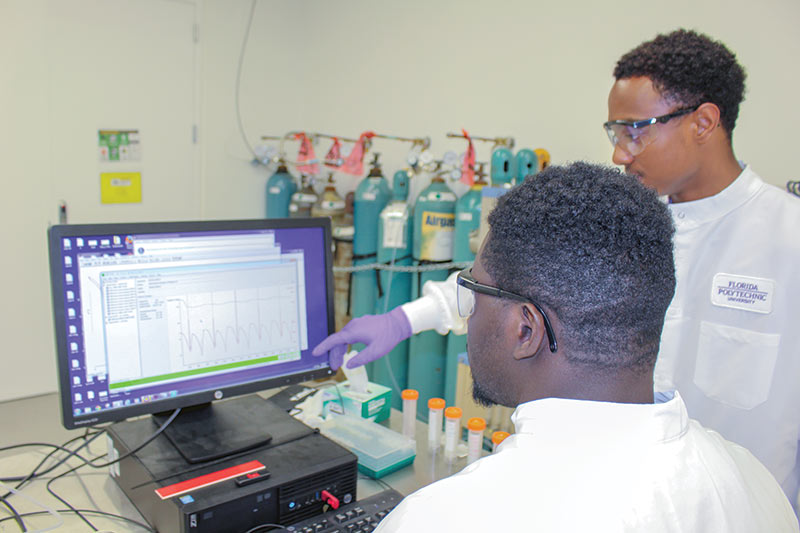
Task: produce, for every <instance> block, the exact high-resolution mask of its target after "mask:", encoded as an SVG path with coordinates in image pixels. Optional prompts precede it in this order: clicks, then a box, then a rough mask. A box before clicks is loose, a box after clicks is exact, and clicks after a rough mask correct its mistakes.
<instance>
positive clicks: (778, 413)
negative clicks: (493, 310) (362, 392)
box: [318, 30, 800, 509]
mask: <svg viewBox="0 0 800 533" xmlns="http://www.w3.org/2000/svg"><path fill="white" fill-rule="evenodd" d="M614 77H615V79H616V81H615V83H614V85H613V87H612V89H611V92H610V95H609V98H608V119H609V120H608V122H606V123H605V124H604V126H605V128H606V131H607V132H608V134H609V139H610V140H611V142H612V144H613V146H614V153H613V160H614V162H615V163H616V164H619V165H624V167H625V169H626V171H628V172H630V173H632V174H634V175H636V176H637V177H638V178H639V179H640V181H641V182H642V183H644V184H645V185H646V186H648V187H651V188H653V189H655V190H656V191H657V192H658V194H660V195H662V196H664V197H665V198H667V199H668V200H669V209H670V211H671V212H672V215H673V219H674V221H675V225H676V236H675V262H676V272H677V283H678V284H677V289H676V292H675V298H674V300H673V301H672V304H671V305H670V307H669V309H668V310H667V314H666V321H665V325H664V332H663V335H662V341H661V348H660V352H659V357H658V363H657V365H656V369H655V390H656V391H664V390H670V389H673V388H674V389H677V390H678V391H679V392H680V394H681V396H682V397H683V398H684V400H685V401H686V405H687V406H688V410H689V413H690V415H691V416H692V417H693V418H696V419H697V420H699V421H700V422H701V423H702V424H704V425H705V426H707V427H710V428H712V429H714V430H716V431H719V432H720V433H721V434H722V435H723V436H724V437H725V438H727V439H730V440H732V441H734V442H736V443H738V444H741V445H743V446H745V447H746V448H748V449H750V450H751V451H752V452H753V453H754V454H755V456H756V457H758V458H759V459H760V460H761V461H762V462H763V463H764V464H765V465H766V466H767V468H769V470H770V471H771V472H772V473H773V475H774V476H775V477H776V479H777V480H778V482H779V483H780V484H781V486H782V487H783V489H784V491H785V492H786V494H787V496H788V497H789V500H790V501H791V503H792V504H793V505H794V506H795V508H796V509H797V506H798V487H799V486H800V460H798V456H799V455H800V454H799V453H798V440H800V386H798V382H799V381H800V324H799V323H798V318H800V313H798V312H797V311H796V309H798V307H797V302H800V284H798V283H797V279H799V278H800V238H798V237H797V233H796V231H797V228H800V201H798V200H797V199H796V198H794V197H792V196H790V195H788V194H787V193H785V192H784V191H782V190H780V189H778V188H776V187H773V186H771V185H768V184H766V183H764V182H763V181H762V180H761V178H759V177H758V176H757V175H756V174H755V172H754V171H753V170H752V169H751V168H750V167H742V166H741V165H740V164H739V162H738V161H737V159H736V157H735V156H734V152H733V146H732V134H733V130H734V127H735V125H736V118H737V116H738V111H739V104H740V103H741V101H742V99H743V95H744V79H745V74H744V71H743V70H742V67H741V66H740V65H739V64H738V62H737V61H736V57H735V56H734V55H733V54H732V53H731V52H730V51H729V50H728V49H727V48H726V47H725V46H724V45H723V44H721V43H719V42H715V41H713V40H712V39H710V38H708V37H706V36H704V35H700V34H697V33H695V32H690V31H684V30H678V31H675V32H672V33H670V34H667V35H660V36H658V37H656V38H655V39H654V40H652V41H648V42H645V43H643V44H641V45H639V46H638V47H636V48H635V49H634V50H632V51H630V52H628V53H627V54H625V55H624V56H623V57H622V58H621V59H620V60H619V62H618V63H617V65H616V68H615V70H614ZM765 142H768V140H767V141H765ZM454 281H455V280H454V277H453V276H451V279H448V281H447V282H443V283H438V284H434V283H429V284H427V285H426V286H425V288H424V294H425V295H424V296H423V297H422V298H420V299H419V300H417V301H414V302H409V303H408V304H405V305H403V306H402V307H401V308H398V309H396V310H394V311H392V312H391V313H388V314H386V315H379V316H376V317H362V318H361V319H357V320H358V321H354V322H351V324H352V325H348V327H347V328H345V329H344V330H343V331H341V332H339V333H337V334H334V335H333V336H331V337H330V338H329V340H326V341H325V342H324V343H323V344H322V345H321V346H320V347H319V348H318V349H319V353H325V351H327V350H328V349H330V355H331V362H332V364H333V365H338V364H341V363H340V361H341V358H340V356H339V355H338V354H339V353H340V352H343V351H344V348H345V346H344V345H342V343H346V342H363V343H365V344H367V347H366V348H365V349H364V350H362V352H361V354H360V356H361V359H360V360H356V361H355V363H351V364H358V363H364V362H367V361H369V360H372V359H375V358H377V357H380V356H382V355H383V354H385V353H387V352H388V351H389V350H391V348H392V347H393V346H394V344H393V343H396V342H399V340H402V338H404V337H405V336H409V335H411V334H412V333H417V332H419V331H424V330H426V329H436V330H437V331H439V332H445V331H446V330H447V329H448V328H450V329H453V330H454V331H457V332H463V328H464V323H463V321H461V320H459V318H458V316H457V313H456V312H455V283H454ZM372 321H376V322H377V321H381V325H380V329H379V330H378V328H376V327H375V322H372ZM348 328H350V330H348ZM337 335H338V337H337Z"/></svg>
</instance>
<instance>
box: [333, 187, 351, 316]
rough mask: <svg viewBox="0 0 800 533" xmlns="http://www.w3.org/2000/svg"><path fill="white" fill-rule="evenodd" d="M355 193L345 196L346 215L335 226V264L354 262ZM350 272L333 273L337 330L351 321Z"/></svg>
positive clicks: (340, 265) (343, 264)
mask: <svg viewBox="0 0 800 533" xmlns="http://www.w3.org/2000/svg"><path fill="white" fill-rule="evenodd" d="M354 198H355V193H354V192H353V191H350V192H349V193H347V194H346V195H345V197H344V215H343V216H342V221H341V224H338V225H336V226H333V227H332V228H331V233H332V235H333V246H334V249H333V266H337V267H348V266H350V265H352V264H353V233H354V231H353V199H354ZM349 307H350V274H349V273H348V272H334V273H333V314H334V320H335V325H336V331H341V330H342V328H343V327H344V326H345V325H346V324H347V323H348V322H349V321H350V309H349Z"/></svg>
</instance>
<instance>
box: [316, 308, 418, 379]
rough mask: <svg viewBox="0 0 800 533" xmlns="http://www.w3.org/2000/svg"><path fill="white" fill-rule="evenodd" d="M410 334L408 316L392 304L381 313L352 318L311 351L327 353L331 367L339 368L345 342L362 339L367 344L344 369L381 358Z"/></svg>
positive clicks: (345, 349)
mask: <svg viewBox="0 0 800 533" xmlns="http://www.w3.org/2000/svg"><path fill="white" fill-rule="evenodd" d="M411 333H412V332H411V323H410V322H409V321H408V317H407V316H406V314H405V313H404V312H403V309H402V308H400V307H395V308H394V309H392V310H391V311H389V312H388V313H385V314H383V315H364V316H360V317H358V318H354V319H353V320H351V321H350V322H348V323H347V325H346V326H345V327H343V328H342V331H339V332H336V333H334V334H332V335H329V336H328V338H327V339H325V340H324V341H322V342H321V343H319V344H318V345H317V346H316V347H315V348H314V350H312V352H311V353H312V354H313V355H316V356H317V357H320V356H323V355H325V354H326V353H328V354H329V359H328V362H329V363H330V365H331V368H332V369H334V370H338V369H339V367H340V366H342V361H343V360H344V354H345V353H346V352H347V345H348V344H355V343H357V342H361V343H363V344H365V345H366V346H365V347H364V349H363V350H361V351H360V352H359V353H358V355H356V356H355V357H353V358H352V359H351V360H350V361H349V362H348V363H347V368H355V367H357V366H361V365H365V364H367V363H369V362H370V361H374V360H375V359H380V358H381V357H383V356H384V355H386V354H387V353H389V352H391V351H392V348H394V347H395V346H397V343H399V342H401V341H404V340H406V339H407V338H409V337H410V336H411Z"/></svg>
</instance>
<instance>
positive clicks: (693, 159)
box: [605, 30, 800, 509]
mask: <svg viewBox="0 0 800 533" xmlns="http://www.w3.org/2000/svg"><path fill="white" fill-rule="evenodd" d="M614 77H615V79H616V81H615V83H614V85H613V87H612V89H611V92H610V94H609V97H608V119H609V121H608V122H606V123H605V127H606V130H607V132H608V134H609V138H610V139H611V142H612V144H613V146H614V155H613V160H614V163H616V164H618V165H623V166H624V167H625V170H626V171H627V172H629V173H632V174H634V175H636V176H637V177H638V178H639V179H640V180H641V181H642V183H644V184H645V185H647V186H648V187H651V188H653V189H655V190H656V191H658V193H659V194H660V195H663V196H668V197H669V202H670V204H669V209H670V211H671V212H672V215H673V219H674V221H675V226H676V237H675V257H676V275H677V283H678V284H677V289H676V292H675V298H674V299H673V301H672V303H671V305H670V307H669V309H668V310H667V314H666V321H665V324H664V333H663V335H662V342H661V349H660V352H659V356H658V362H657V364H656V368H655V389H656V391H659V390H670V389H677V390H678V391H680V393H681V396H682V397H683V398H684V400H685V401H686V405H687V406H688V408H689V414H690V415H691V416H692V417H693V418H696V419H697V420H699V421H700V422H701V423H702V424H704V425H705V426H707V427H710V428H712V429H714V430H716V431H719V432H720V433H721V434H722V436H724V437H725V438H726V439H730V440H732V441H733V442H736V443H737V444H741V445H742V446H744V447H746V448H747V449H749V450H750V451H751V452H753V454H754V455H755V456H756V457H758V459H759V460H760V461H761V462H763V463H764V465H765V466H766V467H767V468H769V470H770V471H771V472H772V473H773V475H774V476H775V478H776V479H777V480H778V482H779V483H780V484H781V486H782V487H783V489H784V491H785V492H786V495H787V496H788V497H789V500H790V501H791V503H792V505H794V506H797V497H798V485H800V463H799V462H798V460H797V457H798V440H800V387H798V381H799V380H800V328H798V316H800V315H798V312H797V302H798V301H800V284H798V283H797V279H798V276H800V239H798V237H797V228H798V227H800V202H798V201H797V199H796V198H794V197H792V196H791V195H789V194H787V193H786V192H785V191H783V190H781V189H778V188H777V187H773V186H771V185H768V184H766V183H764V182H763V181H762V180H761V178H760V177H759V176H758V175H756V174H755V172H753V170H752V169H751V168H750V167H749V166H744V167H743V166H742V165H740V164H739V162H738V161H737V160H736V157H735V156H734V153H733V146H732V143H731V139H732V135H733V129H734V127H735V125H736V119H737V117H738V114H739V104H740V103H741V102H742V99H743V96H744V79H745V74H744V71H743V69H742V67H741V66H740V65H739V64H738V62H737V61H736V57H735V56H734V54H733V53H732V52H731V51H730V50H728V49H727V48H726V47H725V45H723V44H722V43H720V42H717V41H714V40H712V39H710V38H709V37H707V36H705V35H701V34H698V33H696V32H692V31H685V30H678V31H674V32H672V33H669V34H666V35H659V36H658V37H656V38H655V39H653V40H652V41H648V42H645V43H643V44H641V45H639V46H638V47H636V48H635V49H633V50H631V51H630V52H628V53H627V54H625V55H624V56H622V58H620V60H619V62H618V63H617V65H616V68H615V69H614ZM795 508H796V507H795ZM796 509H797V508H796Z"/></svg>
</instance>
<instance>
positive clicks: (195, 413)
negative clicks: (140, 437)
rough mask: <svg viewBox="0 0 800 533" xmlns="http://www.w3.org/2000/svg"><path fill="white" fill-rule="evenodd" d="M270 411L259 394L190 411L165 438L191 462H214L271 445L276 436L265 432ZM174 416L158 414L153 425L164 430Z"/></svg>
mask: <svg viewBox="0 0 800 533" xmlns="http://www.w3.org/2000/svg"><path fill="white" fill-rule="evenodd" d="M273 409H274V408H273ZM270 411H271V408H270V405H269V404H268V403H267V401H266V400H264V399H263V398H261V397H260V396H257V395H255V394H252V395H249V396H242V397H240V398H234V399H231V400H226V401H220V402H212V403H205V404H201V405H197V406H192V407H186V408H183V409H182V410H181V413H180V414H179V415H178V416H177V417H176V418H175V420H173V421H172V423H171V424H170V425H169V426H167V428H166V429H165V430H164V435H165V436H166V437H167V439H169V441H170V442H171V443H172V445H173V446H175V448H176V449H177V450H178V452H179V453H180V454H181V455H182V456H183V458H184V459H186V461H187V462H189V463H192V464H195V463H203V462H206V461H213V460H214V459H219V458H221V457H225V456H228V455H232V454H235V453H239V452H243V451H246V450H250V449H253V448H257V447H258V446H263V445H264V444H267V443H269V442H270V441H271V440H272V435H270V434H269V433H267V432H266V430H265V429H264V428H265V427H266V425H267V424H266V423H265V421H266V420H268V419H269V416H268V412H270ZM171 414H172V412H165V413H157V414H154V415H153V421H154V422H155V423H156V424H157V425H159V426H160V425H161V424H163V423H164V422H165V421H166V419H167V418H169V417H170V415H171Z"/></svg>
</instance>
